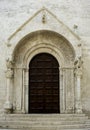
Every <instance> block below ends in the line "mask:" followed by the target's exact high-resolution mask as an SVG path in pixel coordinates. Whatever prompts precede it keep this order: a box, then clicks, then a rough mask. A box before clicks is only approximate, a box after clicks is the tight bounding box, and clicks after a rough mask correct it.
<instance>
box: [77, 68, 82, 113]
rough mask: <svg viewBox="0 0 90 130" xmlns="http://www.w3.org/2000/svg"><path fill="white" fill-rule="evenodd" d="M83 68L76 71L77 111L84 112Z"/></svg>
mask: <svg viewBox="0 0 90 130" xmlns="http://www.w3.org/2000/svg"><path fill="white" fill-rule="evenodd" d="M81 76H82V72H81V70H77V71H76V113H82V104H81Z"/></svg>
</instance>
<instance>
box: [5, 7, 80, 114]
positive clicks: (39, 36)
mask: <svg viewBox="0 0 90 130" xmlns="http://www.w3.org/2000/svg"><path fill="white" fill-rule="evenodd" d="M46 17H47V19H46ZM43 20H44V21H43ZM52 21H53V22H52ZM53 23H54V24H55V25H54V26H53ZM7 46H8V49H7V51H8V55H7V57H8V60H7V74H6V78H7V82H8V83H9V84H7V89H8V90H9V89H10V88H11V87H10V86H11V85H12V89H13V91H12V92H13V98H11V97H12V96H11V95H12V94H10V93H7V99H6V103H5V109H6V110H9V111H11V109H13V112H15V113H28V80H29V78H28V72H29V71H28V65H29V62H30V61H31V59H32V58H33V57H34V56H35V55H37V54H39V53H43V52H45V53H49V54H51V55H53V56H54V57H55V58H56V59H57V61H58V63H59V72H60V73H59V77H60V79H59V81H60V85H59V86H60V87H59V90H60V111H61V113H74V112H75V111H77V112H81V111H82V108H81V102H80V76H81V75H80V74H81V73H80V74H78V73H76V74H78V75H79V80H78V79H76V77H75V73H74V70H75V68H74V60H75V57H81V55H82V52H81V40H80V39H79V38H78V37H77V36H76V35H75V34H74V33H73V32H72V31H70V29H69V28H68V27H66V26H65V25H64V24H63V23H62V22H61V21H59V20H58V19H57V18H56V17H55V15H53V14H52V13H51V12H50V11H48V10H47V9H45V8H44V9H41V10H40V11H38V12H37V13H36V14H35V15H34V16H33V17H32V18H31V19H29V20H28V21H27V22H26V23H24V24H23V25H22V26H21V27H20V28H19V29H18V30H17V31H16V32H15V33H14V34H13V35H12V36H11V37H10V38H9V39H8V43H7ZM76 80H77V81H79V82H77V83H75V82H76ZM11 81H14V82H13V83H12V84H10V83H11ZM78 83H79V84H78ZM75 85H76V86H75ZM78 88H79V89H78ZM75 89H77V91H78V94H75ZM8 92H10V91H8ZM76 95H77V97H78V98H77V97H76Z"/></svg>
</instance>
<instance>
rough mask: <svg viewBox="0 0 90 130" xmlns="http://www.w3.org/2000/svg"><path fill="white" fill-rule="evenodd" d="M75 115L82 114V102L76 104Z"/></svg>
mask: <svg viewBox="0 0 90 130" xmlns="http://www.w3.org/2000/svg"><path fill="white" fill-rule="evenodd" d="M75 113H77V114H82V113H83V112H82V105H81V102H80V101H77V103H76V110H75Z"/></svg>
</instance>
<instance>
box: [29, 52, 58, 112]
mask: <svg viewBox="0 0 90 130" xmlns="http://www.w3.org/2000/svg"><path fill="white" fill-rule="evenodd" d="M59 97H60V96H59V64H58V62H57V60H56V59H55V58H54V57H53V56H52V55H50V54H47V53H40V54H38V55H36V56H35V57H34V58H33V59H32V60H31V62H30V64H29V101H28V103H29V113H60V106H59V105H60V102H59Z"/></svg>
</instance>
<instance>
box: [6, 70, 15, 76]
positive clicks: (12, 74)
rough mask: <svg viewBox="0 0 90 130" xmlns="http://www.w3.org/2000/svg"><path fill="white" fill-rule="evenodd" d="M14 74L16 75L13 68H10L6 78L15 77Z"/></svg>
mask: <svg viewBox="0 0 90 130" xmlns="http://www.w3.org/2000/svg"><path fill="white" fill-rule="evenodd" d="M13 76H14V73H13V70H12V69H8V70H7V71H6V78H13Z"/></svg>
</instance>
